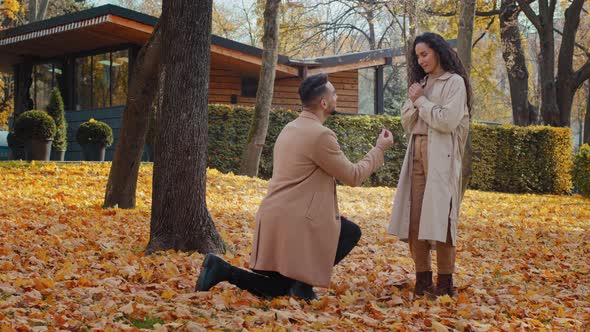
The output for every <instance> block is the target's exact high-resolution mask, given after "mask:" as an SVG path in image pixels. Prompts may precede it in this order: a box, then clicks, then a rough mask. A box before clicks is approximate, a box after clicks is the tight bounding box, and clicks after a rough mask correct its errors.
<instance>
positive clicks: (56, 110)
mask: <svg viewBox="0 0 590 332" xmlns="http://www.w3.org/2000/svg"><path fill="white" fill-rule="evenodd" d="M47 114H49V115H50V116H51V117H52V118H53V121H55V127H56V130H55V136H54V137H53V145H52V147H53V149H54V150H57V151H66V149H67V147H68V138H67V130H68V123H67V121H66V116H65V112H64V101H63V99H62V97H61V93H60V92H59V89H58V88H54V89H53V91H51V99H50V100H49V105H48V106H47Z"/></svg>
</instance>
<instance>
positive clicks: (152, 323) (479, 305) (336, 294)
mask: <svg viewBox="0 0 590 332" xmlns="http://www.w3.org/2000/svg"><path fill="white" fill-rule="evenodd" d="M109 167H110V164H108V163H101V164H86V163H82V164H68V165H63V164H60V165H57V164H52V163H36V164H34V163H33V164H27V163H4V164H0V188H1V189H0V238H1V239H2V241H0V331H2V332H8V331H33V330H48V331H56V330H73V331H76V330H91V329H98V330H102V331H119V330H137V329H141V328H154V329H156V330H158V331H165V330H181V331H185V330H186V331H205V330H237V331H239V330H248V331H257V330H265V331H271V330H273V331H274V330H276V331H286V330H287V329H289V330H292V331H295V330H326V331H327V330H333V331H361V330H401V331H417V330H435V331H451V330H458V331H539V330H543V329H546V330H570V331H587V330H588V329H589V328H590V325H589V322H590V311H589V308H590V233H589V232H588V230H589V229H590V201H588V200H587V199H584V198H582V197H581V196H539V195H510V194H497V193H486V192H478V191H468V192H467V194H466V197H465V201H464V205H463V209H462V214H461V223H460V225H459V241H458V261H457V274H456V286H457V287H458V296H456V297H455V298H449V297H442V298H439V299H438V300H436V301H431V300H428V299H413V298H412V295H411V294H412V289H413V270H412V269H413V264H412V261H411V259H410V258H409V257H408V252H407V245H406V244H405V243H402V242H400V241H398V240H397V239H396V238H395V237H392V236H389V235H387V234H386V233H385V226H386V225H387V222H388V218H389V213H390V209H391V202H392V199H393V194H394V189H389V188H349V187H339V188H338V194H339V200H340V202H341V204H340V210H341V212H342V213H343V214H344V215H346V216H348V217H349V218H350V219H352V220H354V221H356V222H357V223H358V224H359V225H360V227H361V228H362V231H363V237H362V239H361V242H360V243H359V247H357V248H355V249H354V250H353V251H352V253H351V255H350V256H349V257H347V258H346V259H345V260H344V261H343V262H342V263H341V264H340V265H339V266H337V267H336V269H335V271H334V275H333V278H332V284H331V286H330V288H329V289H317V292H318V295H319V296H320V300H319V301H314V302H312V303H311V304H307V303H305V302H302V301H297V300H295V299H291V298H279V299H275V300H273V301H263V300H260V299H257V298H256V297H254V296H253V295H251V294H249V293H247V292H244V291H240V290H238V289H237V288H235V287H234V286H231V285H229V284H220V285H218V286H216V287H214V288H213V289H212V290H211V291H210V292H205V293H195V292H194V291H193V289H194V283H195V281H196V279H197V276H198V274H199V268H200V265H201V263H202V259H203V255H201V254H198V253H179V252H161V253H157V254H154V255H151V256H145V255H144V254H143V249H144V248H145V245H146V244H147V241H148V236H149V222H150V204H151V194H152V191H151V190H152V189H151V176H152V167H151V166H147V165H144V166H142V167H141V169H140V177H139V184H138V199H137V205H138V208H137V209H135V210H119V209H107V210H103V209H101V204H102V199H103V196H104V188H105V185H106V181H107V176H108V171H109ZM207 185H208V193H207V201H208V206H209V209H210V212H211V215H212V217H213V219H214V220H215V222H216V224H217V228H218V230H219V231H220V233H221V235H222V236H223V239H224V241H225V243H226V244H227V245H228V252H227V254H226V255H225V256H224V258H225V259H227V260H229V261H231V262H232V263H234V264H238V265H241V266H246V265H247V261H248V258H249V252H250V245H251V243H250V242H251V239H252V226H253V224H252V222H253V220H254V215H255V213H256V209H257V206H258V204H259V203H260V201H261V200H262V198H263V197H264V195H265V193H266V188H267V182H266V181H263V180H258V179H250V178H245V177H237V176H233V175H225V174H221V173H219V172H217V171H215V170H210V171H209V172H208V182H207ZM399 284H402V285H403V284H406V287H404V288H401V289H399V288H398V287H396V286H395V285H399Z"/></svg>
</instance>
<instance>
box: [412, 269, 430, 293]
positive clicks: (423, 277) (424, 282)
mask: <svg viewBox="0 0 590 332" xmlns="http://www.w3.org/2000/svg"><path fill="white" fill-rule="evenodd" d="M433 291H434V284H433V283H432V271H426V272H416V287H414V295H415V296H424V294H426V293H430V294H432V293H433Z"/></svg>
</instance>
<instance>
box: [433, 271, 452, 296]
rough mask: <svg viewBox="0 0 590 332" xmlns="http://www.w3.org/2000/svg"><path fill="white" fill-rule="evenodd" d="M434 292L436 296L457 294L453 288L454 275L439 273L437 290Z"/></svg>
mask: <svg viewBox="0 0 590 332" xmlns="http://www.w3.org/2000/svg"><path fill="white" fill-rule="evenodd" d="M434 292H435V294H436V296H443V295H448V296H453V295H455V291H454V290H453V275H452V274H439V275H438V279H437V281H436V290H435V291H434Z"/></svg>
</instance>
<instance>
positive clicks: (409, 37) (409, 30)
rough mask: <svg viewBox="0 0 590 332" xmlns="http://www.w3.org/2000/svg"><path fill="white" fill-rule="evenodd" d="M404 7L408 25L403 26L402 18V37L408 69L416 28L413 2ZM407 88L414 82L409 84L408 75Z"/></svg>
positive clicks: (405, 4)
mask: <svg viewBox="0 0 590 332" xmlns="http://www.w3.org/2000/svg"><path fill="white" fill-rule="evenodd" d="M404 7H405V13H406V15H407V16H408V20H407V22H408V25H405V23H406V20H405V18H404V33H403V35H404V37H405V43H406V68H409V67H408V66H409V65H410V63H411V62H412V57H411V56H412V53H413V52H415V50H414V49H413V48H412V46H413V44H414V39H416V31H418V29H417V27H416V21H417V18H416V2H415V1H406V2H404ZM407 80H408V81H407V87H408V88H409V87H410V85H412V83H414V82H410V75H407Z"/></svg>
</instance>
